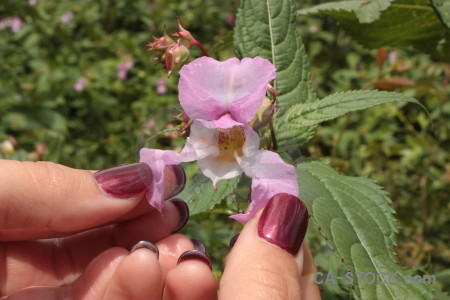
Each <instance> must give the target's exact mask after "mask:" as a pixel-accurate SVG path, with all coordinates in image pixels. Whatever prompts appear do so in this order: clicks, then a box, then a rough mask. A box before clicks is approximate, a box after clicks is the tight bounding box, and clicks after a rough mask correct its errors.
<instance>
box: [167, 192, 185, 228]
mask: <svg viewBox="0 0 450 300" xmlns="http://www.w3.org/2000/svg"><path fill="white" fill-rule="evenodd" d="M169 201H170V202H172V203H173V204H174V205H175V207H176V208H177V209H178V212H179V213H180V222H179V223H178V226H177V227H176V228H175V230H174V231H173V232H177V231H178V230H180V229H181V228H183V227H184V225H186V223H187V221H188V219H189V207H188V205H187V204H186V202H184V201H183V200H181V199H178V198H175V199H171V200H169Z"/></svg>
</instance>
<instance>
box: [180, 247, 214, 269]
mask: <svg viewBox="0 0 450 300" xmlns="http://www.w3.org/2000/svg"><path fill="white" fill-rule="evenodd" d="M189 259H198V260H201V261H203V262H204V263H206V264H207V265H208V266H209V268H210V269H211V270H212V263H211V259H210V258H209V256H208V255H206V253H203V252H202V251H199V250H189V251H186V252H184V253H183V254H181V255H180V257H179V258H178V262H177V265H179V264H180V263H182V262H183V261H186V260H189Z"/></svg>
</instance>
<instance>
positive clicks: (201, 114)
mask: <svg viewBox="0 0 450 300" xmlns="http://www.w3.org/2000/svg"><path fill="white" fill-rule="evenodd" d="M274 78H275V67H274V66H273V65H272V64H271V63H270V62H269V61H268V60H266V59H263V58H260V57H256V58H253V59H251V58H244V59H243V60H242V61H240V60H238V59H236V58H232V59H229V60H226V61H224V62H219V61H216V60H214V59H212V58H209V57H201V58H199V59H196V60H195V61H193V62H192V63H190V64H188V65H185V66H184V67H183V68H182V69H181V71H180V81H179V84H178V86H179V98H180V103H181V106H182V107H183V110H184V112H185V113H186V114H187V116H188V117H189V118H191V119H193V123H192V125H191V128H190V130H191V134H190V136H189V137H188V138H187V141H186V144H185V146H184V149H183V150H182V151H181V153H176V152H175V151H164V150H155V149H148V148H143V149H141V152H140V161H141V162H145V163H147V164H148V165H149V166H150V167H151V168H152V171H153V176H154V179H155V182H154V191H153V192H148V194H147V195H146V196H147V199H148V201H149V202H150V204H151V205H152V206H154V207H156V208H157V209H162V207H163V205H164V201H163V199H162V195H163V190H164V186H163V184H164V183H163V179H164V173H163V172H164V167H165V166H166V165H173V164H180V163H181V162H187V161H193V160H197V161H198V164H199V167H200V169H201V171H202V172H203V174H204V175H205V176H207V177H209V178H210V179H211V181H212V182H213V184H214V186H215V187H216V184H217V182H218V181H220V180H223V179H230V178H234V177H236V176H238V175H240V174H242V173H245V174H246V175H247V176H249V177H251V178H252V194H251V200H252V201H251V203H250V206H249V210H248V212H247V213H246V214H238V215H234V216H232V218H234V219H236V220H237V221H239V222H241V223H245V222H247V221H248V220H249V219H250V218H251V217H252V216H253V215H254V214H255V213H256V212H257V211H258V210H260V209H261V208H263V207H264V206H265V205H266V203H267V202H268V200H269V199H270V198H271V197H272V196H274V195H276V194H278V193H289V194H292V195H294V196H297V195H298V186H297V175H296V172H295V168H294V166H292V165H289V164H286V163H285V162H283V160H282V159H281V158H280V156H279V155H278V154H276V153H275V152H271V151H267V150H259V136H258V134H257V133H256V132H255V131H253V129H252V128H251V127H250V126H249V125H248V122H249V121H250V120H252V119H253V117H254V116H255V114H256V112H257V110H258V109H259V107H260V106H261V104H262V103H263V99H264V97H265V95H266V89H267V84H268V83H269V82H270V81H272V80H273V79H274Z"/></svg>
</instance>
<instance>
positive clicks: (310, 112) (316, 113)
mask: <svg viewBox="0 0 450 300" xmlns="http://www.w3.org/2000/svg"><path fill="white" fill-rule="evenodd" d="M393 102H411V103H415V104H418V105H420V106H421V107H422V108H424V106H423V105H422V104H420V102H419V101H418V100H416V99H414V98H412V97H409V96H406V95H403V94H399V93H390V92H380V91H350V92H344V93H336V94H332V95H329V96H327V97H325V98H323V99H321V100H319V101H315V102H310V103H301V104H297V105H295V106H293V107H291V108H290V109H288V111H287V112H286V116H285V118H284V121H285V122H287V123H288V124H289V125H288V126H290V127H291V128H292V130H294V129H295V128H302V127H307V126H312V125H316V124H319V123H321V122H323V121H327V120H331V119H335V118H337V117H340V116H343V115H345V114H347V113H349V112H352V111H357V110H362V109H365V108H368V107H372V106H375V105H379V104H385V103H393ZM424 109H425V108H424Z"/></svg>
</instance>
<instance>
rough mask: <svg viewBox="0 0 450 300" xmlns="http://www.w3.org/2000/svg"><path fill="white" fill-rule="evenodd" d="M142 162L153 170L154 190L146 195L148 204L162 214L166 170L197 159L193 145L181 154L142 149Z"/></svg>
mask: <svg viewBox="0 0 450 300" xmlns="http://www.w3.org/2000/svg"><path fill="white" fill-rule="evenodd" d="M139 156H140V160H139V161H140V162H143V163H146V164H147V165H149V167H150V168H151V169H152V173H153V180H154V182H153V190H152V191H150V190H148V191H147V193H146V194H145V196H146V198H147V201H148V203H149V204H150V205H151V206H153V207H154V208H156V209H157V210H158V211H160V212H161V210H162V208H163V207H164V198H163V195H164V169H165V167H166V166H168V165H178V164H180V163H182V162H187V161H193V160H195V159H196V155H195V152H194V151H193V148H192V145H190V144H189V143H187V144H186V146H185V147H184V149H183V151H182V152H181V153H176V152H175V151H167V150H156V149H149V148H142V149H141V151H140V152H139Z"/></svg>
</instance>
